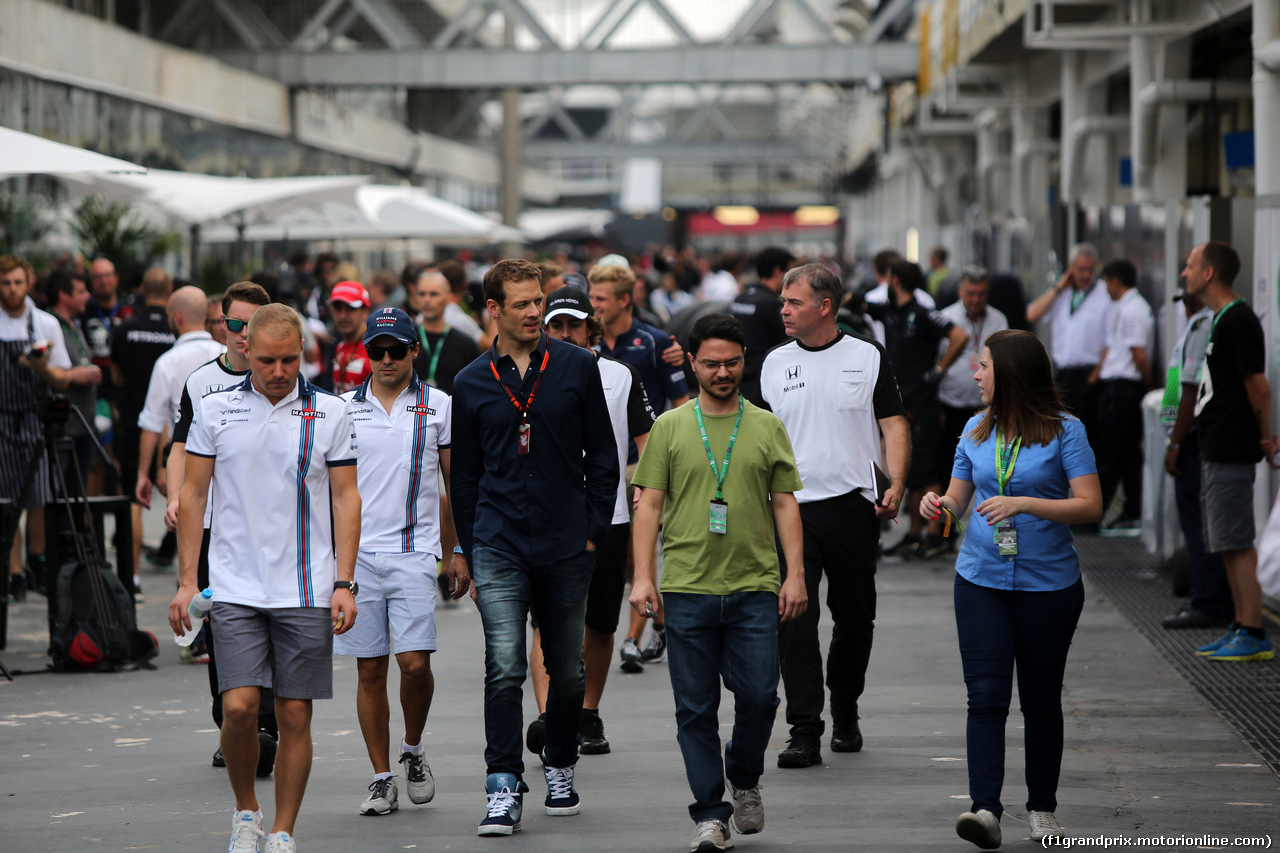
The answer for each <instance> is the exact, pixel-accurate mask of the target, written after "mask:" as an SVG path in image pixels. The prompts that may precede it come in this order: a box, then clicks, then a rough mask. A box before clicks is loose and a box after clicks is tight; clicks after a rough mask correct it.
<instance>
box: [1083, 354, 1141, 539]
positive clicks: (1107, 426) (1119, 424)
mask: <svg viewBox="0 0 1280 853" xmlns="http://www.w3.org/2000/svg"><path fill="white" fill-rule="evenodd" d="M1101 385H1102V393H1101V394H1100V395H1099V397H1098V429H1099V430H1100V431H1104V432H1105V435H1106V440H1105V441H1099V442H1098V443H1097V444H1094V445H1093V452H1094V454H1095V455H1096V456H1097V457H1098V479H1099V480H1100V481H1101V482H1102V505H1103V507H1106V506H1107V505H1108V504H1110V503H1111V498H1112V497H1114V496H1115V493H1116V485H1117V484H1119V483H1123V484H1124V516H1125V518H1141V517H1142V397H1143V395H1144V394H1145V393H1146V388H1144V387H1143V385H1142V383H1141V382H1139V381H1138V380H1136V379H1109V380H1107V381H1106V382H1103V383H1101Z"/></svg>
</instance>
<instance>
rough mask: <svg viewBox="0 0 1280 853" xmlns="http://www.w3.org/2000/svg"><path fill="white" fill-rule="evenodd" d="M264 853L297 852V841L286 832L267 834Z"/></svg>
mask: <svg viewBox="0 0 1280 853" xmlns="http://www.w3.org/2000/svg"><path fill="white" fill-rule="evenodd" d="M266 853H298V843H297V842H296V841H294V840H293V836H292V835H290V834H289V833H287V832H273V833H271V834H270V835H268V836H267V850H266Z"/></svg>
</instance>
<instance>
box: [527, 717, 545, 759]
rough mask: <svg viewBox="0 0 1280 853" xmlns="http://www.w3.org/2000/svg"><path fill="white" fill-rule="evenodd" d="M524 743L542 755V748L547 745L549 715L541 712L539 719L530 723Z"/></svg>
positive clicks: (534, 752) (530, 749)
mask: <svg viewBox="0 0 1280 853" xmlns="http://www.w3.org/2000/svg"><path fill="white" fill-rule="evenodd" d="M524 745H525V746H527V747H529V751H530V752H532V753H533V754H534V755H542V748H543V747H545V746H546V745H547V715H546V714H539V715H538V719H536V720H534V721H533V722H532V723H530V724H529V730H528V731H527V732H525V733H524Z"/></svg>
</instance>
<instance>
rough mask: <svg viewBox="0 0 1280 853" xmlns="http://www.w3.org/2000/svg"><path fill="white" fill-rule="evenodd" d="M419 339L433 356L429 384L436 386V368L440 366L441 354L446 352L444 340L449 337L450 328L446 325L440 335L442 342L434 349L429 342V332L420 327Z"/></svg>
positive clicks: (428, 377) (429, 371) (428, 373)
mask: <svg viewBox="0 0 1280 853" xmlns="http://www.w3.org/2000/svg"><path fill="white" fill-rule="evenodd" d="M418 337H419V338H420V339H421V340H422V347H423V349H425V350H426V351H427V352H428V353H430V354H431V363H430V365H428V366H427V384H428V385H435V384H436V367H437V366H438V365H439V364H440V353H442V352H444V339H445V338H447V337H449V327H448V325H446V326H445V327H444V331H443V332H441V333H440V342H439V343H437V344H436V345H435V347H434V348H433V347H432V346H431V343H430V342H429V341H428V340H427V330H426V329H424V328H422V327H421V326H419V327H418Z"/></svg>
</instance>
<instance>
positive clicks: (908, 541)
mask: <svg viewBox="0 0 1280 853" xmlns="http://www.w3.org/2000/svg"><path fill="white" fill-rule="evenodd" d="M919 547H920V537H919V536H913V535H912V534H910V533H908V534H906V535H904V536H903V537H902V538H901V539H899V540H898V544H896V545H894V546H893V547H892V548H885V549H884V552H883V553H882V554H881V556H884V557H905V556H907V554H909V553H912V552H914V551H915V550H916V549H917V548H919Z"/></svg>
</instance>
